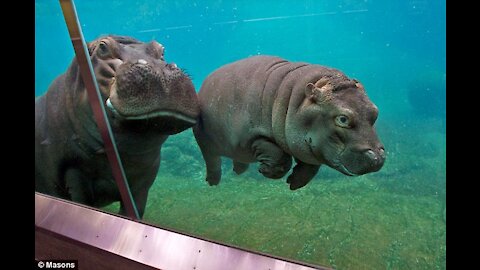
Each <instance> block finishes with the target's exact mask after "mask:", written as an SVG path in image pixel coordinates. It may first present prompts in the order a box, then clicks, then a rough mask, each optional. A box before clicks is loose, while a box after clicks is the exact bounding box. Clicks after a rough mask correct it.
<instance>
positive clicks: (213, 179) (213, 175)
mask: <svg viewBox="0 0 480 270" xmlns="http://www.w3.org/2000/svg"><path fill="white" fill-rule="evenodd" d="M221 178H222V171H221V170H220V171H207V178H206V179H205V180H206V181H207V182H208V184H209V185H210V186H216V185H218V183H220V179H221Z"/></svg>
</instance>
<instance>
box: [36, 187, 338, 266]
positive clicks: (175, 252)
mask: <svg viewBox="0 0 480 270" xmlns="http://www.w3.org/2000/svg"><path fill="white" fill-rule="evenodd" d="M35 234H36V236H35V238H36V240H37V239H38V243H37V241H36V245H35V246H36V247H35V258H36V259H37V260H45V259H78V260H79V265H82V267H81V269H83V268H85V269H122V268H125V267H127V265H126V264H129V267H128V268H129V269H152V268H153V269H167V270H168V269H175V270H192V269H197V270H204V269H209V270H224V269H229V270H251V269H259V270H269V269H270V270H273V269H275V270H313V269H321V270H327V269H329V268H324V267H321V266H316V265H310V264H307V263H302V262H297V261H293V260H287V259H284V258H280V257H275V256H272V255H268V254H262V253H258V252H254V251H249V250H245V249H241V248H237V247H233V246H227V245H224V244H220V243H216V242H212V241H209V240H205V239H200V238H198V237H193V236H189V235H186V234H183V233H179V232H174V231H171V230H166V229H162V228H160V227H157V226H152V225H149V224H145V223H143V222H139V221H134V220H130V219H126V218H125V217H123V216H119V215H114V214H110V213H106V212H102V211H99V210H98V209H95V208H92V207H87V206H84V205H81V204H76V203H72V202H70V201H67V200H62V199H58V198H55V197H52V196H48V195H44V194H41V193H36V194H35ZM101 264H105V265H101ZM118 265H120V266H123V267H120V268H119V267H118ZM89 266H92V267H93V268H89ZM142 267H143V268H142Z"/></svg>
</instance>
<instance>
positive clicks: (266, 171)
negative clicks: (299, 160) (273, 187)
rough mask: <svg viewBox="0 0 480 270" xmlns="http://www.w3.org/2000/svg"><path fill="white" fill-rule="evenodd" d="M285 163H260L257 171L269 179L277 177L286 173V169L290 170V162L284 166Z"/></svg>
mask: <svg viewBox="0 0 480 270" xmlns="http://www.w3.org/2000/svg"><path fill="white" fill-rule="evenodd" d="M286 165H287V164H284V165H283V166H282V165H273V166H270V165H268V164H266V163H262V164H261V165H260V168H259V169H258V171H259V172H260V173H261V174H263V176H265V177H267V178H270V179H279V178H282V177H283V176H285V174H287V172H288V170H290V167H291V164H290V165H289V166H286Z"/></svg>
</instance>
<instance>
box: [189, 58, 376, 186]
mask: <svg viewBox="0 0 480 270" xmlns="http://www.w3.org/2000/svg"><path fill="white" fill-rule="evenodd" d="M199 102H200V119H199V121H198V122H197V124H196V125H195V126H194V134H195V138H196V140H197V142H198V145H199V146H200V149H201V151H202V155H203V158H204V159H205V163H206V166H207V177H206V180H207V182H208V183H209V184H210V185H217V184H218V183H219V182H220V178H221V159H220V157H221V156H226V157H229V158H231V159H232V160H233V165H234V166H233V170H234V171H235V172H236V173H237V174H241V173H243V172H244V171H245V170H246V169H247V168H248V164H249V163H252V162H255V161H258V162H260V167H259V172H260V173H262V174H263V175H264V176H265V177H268V178H272V179H278V178H282V177H283V176H284V175H285V174H286V173H287V172H288V171H289V170H290V168H291V166H292V157H293V158H294V159H295V162H296V165H295V167H294V168H293V171H292V173H291V174H290V175H289V176H288V178H287V183H289V184H290V189H291V190H295V189H298V188H301V187H303V186H305V185H306V184H307V183H308V182H309V181H310V180H311V179H312V178H313V177H314V176H315V174H316V173H317V172H318V169H319V168H320V165H322V164H326V165H327V166H329V167H331V168H334V169H335V170H338V171H340V172H342V173H343V174H345V175H349V176H357V175H362V174H365V173H369V172H375V171H378V170H379V169H380V168H381V167H382V165H383V163H384V161H385V150H384V147H383V145H382V143H381V142H380V141H379V139H378V137H377V134H376V132H375V129H374V124H375V121H376V119H377V116H378V109H377V107H376V106H375V105H374V104H373V103H372V102H371V101H370V100H369V98H368V97H367V95H366V93H365V90H364V88H363V86H362V84H361V83H360V82H358V81H357V80H354V79H349V78H348V77H347V76H345V75H344V74H343V73H342V72H340V71H339V70H336V69H333V68H328V67H324V66H320V65H314V64H308V63H303V62H288V61H286V60H284V59H281V58H278V57H272V56H254V57H250V58H246V59H243V60H239V61H236V62H234V63H231V64H228V65H225V66H223V67H221V68H219V69H218V70H216V71H214V72H213V73H212V74H210V75H209V76H208V77H207V79H206V80H205V81H204V82H203V85H202V87H201V89H200V92H199Z"/></svg>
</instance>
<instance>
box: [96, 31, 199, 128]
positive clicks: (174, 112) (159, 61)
mask: <svg viewBox="0 0 480 270" xmlns="http://www.w3.org/2000/svg"><path fill="white" fill-rule="evenodd" d="M89 52H90V55H91V59H92V65H93V68H94V71H95V75H96V77H97V82H98V85H99V88H100V91H101V92H102V95H103V97H104V100H105V103H106V105H107V107H108V109H109V110H110V112H109V115H111V116H112V117H114V118H115V119H117V120H120V121H121V122H123V123H129V124H132V123H135V124H133V125H137V124H139V123H143V124H145V123H148V126H149V128H152V127H153V128H155V130H158V131H160V132H163V133H165V134H175V133H178V132H181V131H183V130H185V129H187V128H189V127H192V126H193V125H194V124H195V123H196V118H197V116H198V114H199V110H200V108H199V105H198V99H197V95H196V92H195V89H194V86H193V84H192V81H191V80H190V78H189V77H188V76H187V75H186V74H185V73H183V72H182V70H181V69H179V68H178V67H177V66H176V65H175V64H174V63H171V64H167V63H166V62H165V60H164V47H163V46H162V45H161V44H159V43H158V42H156V41H151V42H149V43H143V42H140V41H138V40H135V39H133V38H129V37H121V36H106V37H103V38H99V39H97V40H94V41H92V42H90V43H89Z"/></svg>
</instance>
